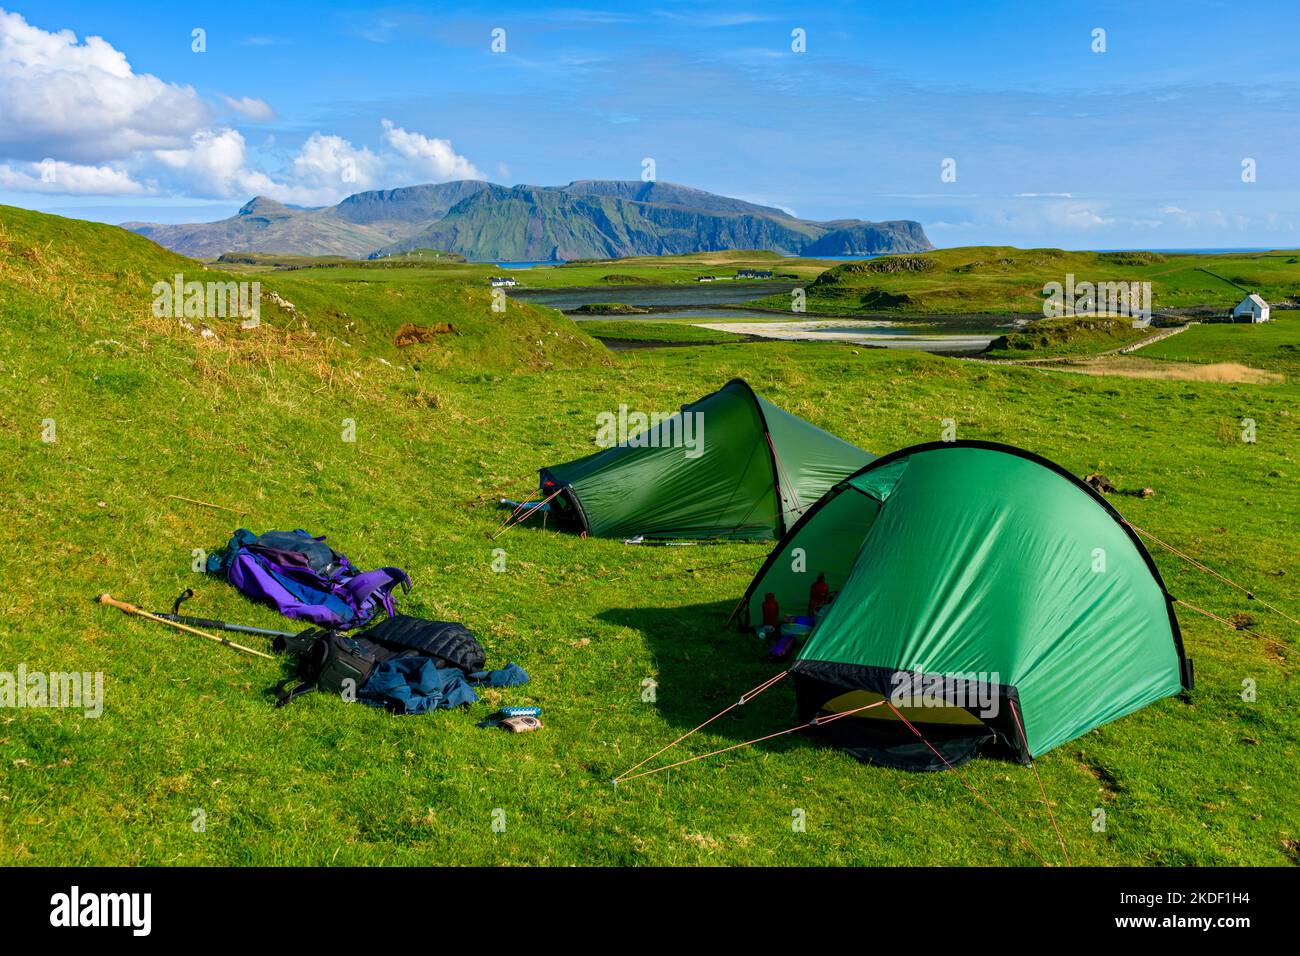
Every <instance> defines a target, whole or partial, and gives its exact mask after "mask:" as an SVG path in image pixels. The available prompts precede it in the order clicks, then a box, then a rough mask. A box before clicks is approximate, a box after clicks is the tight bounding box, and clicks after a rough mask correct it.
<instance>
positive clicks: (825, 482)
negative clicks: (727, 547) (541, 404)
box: [540, 378, 873, 541]
mask: <svg viewBox="0 0 1300 956" xmlns="http://www.w3.org/2000/svg"><path fill="white" fill-rule="evenodd" d="M872 460H873V456H872V455H869V454H868V453H867V452H865V451H863V450H862V449H860V448H857V447H855V446H854V445H850V444H849V443H848V442H846V441H843V440H842V439H839V438H836V437H835V436H834V435H832V434H830V433H829V432H824V431H822V430H821V429H820V428H817V427H816V426H814V425H811V424H809V423H808V422H806V421H804V420H803V419H802V418H799V417H798V416H795V415H791V414H790V413H789V412H787V411H783V410H782V409H780V408H777V407H776V406H775V405H773V404H772V403H771V402H768V401H765V400H764V399H762V398H760V397H759V396H758V395H757V394H755V392H754V390H753V389H752V388H750V387H749V385H748V384H746V383H745V382H744V381H743V380H741V379H738V378H737V379H732V380H731V381H730V382H728V383H727V384H726V385H724V386H723V387H722V388H720V389H718V390H717V391H716V392H714V393H712V394H711V395H706V396H704V397H703V398H701V399H700V400H698V401H696V402H692V403H691V404H689V405H685V406H683V407H682V409H681V411H679V412H677V413H675V414H673V415H671V416H669V417H667V418H665V419H663V420H662V421H659V422H658V423H654V424H651V425H650V426H649V427H647V428H645V429H644V430H642V431H640V432H639V433H637V434H635V435H631V436H628V437H627V438H626V439H625V440H624V441H623V442H621V443H619V444H617V445H614V446H612V447H609V448H605V449H603V450H601V451H598V452H596V453H595V454H593V455H588V456H587V457H585V458H579V459H577V460H576V461H570V462H566V463H564V464H562V465H551V466H550V467H549V468H543V469H541V471H540V483H541V491H542V494H543V495H545V496H548V497H549V496H555V497H554V501H555V505H554V508H553V510H554V511H556V512H558V513H559V514H560V515H561V516H562V517H567V518H568V519H570V520H571V521H572V523H573V524H574V525H576V526H577V527H578V528H579V529H580V530H581V531H583V532H586V533H588V534H592V535H598V536H601V537H631V536H636V535H640V536H643V537H645V538H660V539H665V538H667V539H702V538H730V539H737V540H750V541H771V540H776V539H778V538H780V537H781V535H782V534H783V533H785V531H786V529H787V528H789V527H790V526H791V525H793V524H794V522H795V521H797V520H798V518H799V516H800V515H801V514H803V512H804V511H806V510H807V509H808V508H809V507H811V505H812V504H813V502H815V501H816V500H817V499H818V498H820V497H821V496H822V494H823V493H824V492H825V491H826V490H827V489H828V488H830V487H831V486H832V485H834V484H835V483H836V482H837V481H840V480H841V479H843V478H844V477H846V476H847V475H850V474H852V473H853V472H854V471H855V470H857V469H858V468H861V467H862V466H863V465H865V464H866V463H867V462H869V461H872Z"/></svg>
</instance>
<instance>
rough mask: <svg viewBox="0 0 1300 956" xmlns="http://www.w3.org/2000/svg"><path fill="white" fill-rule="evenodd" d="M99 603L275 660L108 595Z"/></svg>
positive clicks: (103, 595)
mask: <svg viewBox="0 0 1300 956" xmlns="http://www.w3.org/2000/svg"><path fill="white" fill-rule="evenodd" d="M99 603H100V604H108V605H111V606H112V607H115V608H117V609H118V610H120V611H124V612H125V613H127V614H134V615H136V616H137V617H143V618H148V619H149V620H151V621H157V622H158V623H160V624H166V625H167V626H168V627H174V628H176V629H177V630H178V631H186V632H187V633H190V634H195V635H197V636H199V637H204V638H207V639H208V640H209V641H215V642H216V643H218V644H225V645H226V646H227V647H232V648H234V649H235V650H237V651H243V652H244V653H245V654H252V655H253V656H254V657H265V658H266V659H267V660H268V661H273V660H275V658H274V657H272V656H271V655H270V654H266V653H264V652H262V651H255V650H253V648H251V647H245V646H244V645H243V644H236V643H235V642H234V641H230V640H226V638H224V637H218V636H217V635H215V634H209V633H208V632H207V631H200V630H199V629H198V628H197V627H190V626H189V625H188V624H179V623H177V622H176V621H169V620H167V619H166V618H163V617H159V616H158V615H157V614H150V613H149V612H148V611H142V610H140V609H139V608H138V607H136V606H135V605H134V604H128V603H127V602H126V601H118V600H116V599H115V598H114V597H112V596H111V595H109V594H101V595H100V596H99Z"/></svg>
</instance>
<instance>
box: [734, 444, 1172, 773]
mask: <svg viewBox="0 0 1300 956" xmlns="http://www.w3.org/2000/svg"><path fill="white" fill-rule="evenodd" d="M796 549H798V550H796ZM818 572H825V574H826V580H827V583H828V584H829V585H830V588H831V590H832V594H833V600H832V602H831V604H830V605H829V607H827V608H826V610H825V612H824V614H823V616H822V617H821V619H820V620H819V621H818V622H817V624H816V626H815V627H814V628H813V630H812V633H811V634H810V635H809V636H808V639H807V641H806V643H805V644H804V647H803V648H802V650H801V651H800V653H799V655H798V657H797V659H796V660H795V662H794V664H793V665H792V666H791V668H790V673H791V675H792V677H793V679H794V685H795V694H796V698H797V701H798V710H799V717H800V719H801V720H812V719H813V718H817V719H818V720H819V722H821V721H824V718H827V717H831V716H834V715H839V716H835V719H834V720H831V721H825V722H824V723H823V725H822V726H821V727H820V730H821V731H822V733H824V734H825V735H826V736H827V737H828V738H829V739H830V741H831V742H832V743H834V744H835V745H837V746H839V747H841V748H843V749H845V750H848V751H849V752H851V753H852V754H853V755H854V756H856V757H858V758H859V759H861V760H864V761H868V762H872V763H880V764H885V765H888V766H897V767H906V768H909V769H926V770H933V769H942V768H943V767H945V766H947V765H948V764H952V765H956V764H958V763H961V762H963V761H964V760H967V759H969V758H970V757H972V756H974V755H975V754H976V753H978V752H980V751H981V750H985V749H987V750H989V751H993V752H997V751H1001V752H1003V753H1005V754H1009V755H1010V756H1013V757H1015V758H1016V759H1018V760H1020V761H1022V762H1027V761H1028V760H1030V759H1031V758H1032V757H1036V756H1038V755H1040V754H1043V753H1045V752H1047V751H1049V750H1051V749H1052V748H1054V747H1057V746H1060V745H1061V744H1063V743H1065V742H1067V741H1069V740H1073V739H1074V738H1076V737H1079V736H1081V735H1082V734H1084V733H1087V732H1088V731H1089V730H1092V729H1093V728H1095V727H1099V726H1101V725H1102V724H1105V723H1108V722H1110V721H1112V720H1115V719H1117V718H1119V717H1122V716H1124V715H1125V714H1129V713H1131V712H1133V711H1135V710H1137V709H1139V708H1141V707H1144V706H1146V705H1147V704H1150V703H1152V702H1153V701H1156V700H1159V699H1161V698H1163V697H1167V696H1170V695H1172V694H1177V693H1179V692H1180V690H1182V689H1185V688H1186V689H1190V687H1191V683H1192V669H1191V662H1190V661H1189V660H1188V659H1187V658H1186V657H1185V655H1184V653H1183V646H1182V637H1181V634H1180V632H1179V629H1178V619H1177V618H1176V616H1175V615H1174V612H1173V599H1172V598H1171V597H1170V595H1169V594H1168V592H1167V591H1166V589H1165V586H1164V582H1163V580H1162V579H1161V577H1160V572H1159V571H1158V570H1157V568H1156V566H1155V564H1154V562H1153V561H1152V560H1151V556H1150V555H1149V554H1148V553H1147V551H1146V549H1145V548H1144V547H1143V545H1142V542H1141V540H1140V539H1139V538H1138V537H1137V535H1136V534H1135V533H1134V532H1133V530H1132V529H1131V528H1130V527H1129V526H1128V524H1127V523H1125V521H1124V519H1123V518H1122V517H1121V516H1120V515H1119V513H1118V512H1117V511H1115V509H1114V508H1113V507H1111V505H1110V503H1109V502H1107V501H1106V500H1105V499H1103V498H1102V497H1101V496H1100V495H1099V494H1098V493H1097V492H1096V491H1094V490H1093V489H1092V488H1090V487H1089V486H1088V485H1086V484H1085V483H1084V482H1082V481H1080V480H1079V479H1078V478H1077V477H1075V476H1074V475H1072V474H1070V473H1069V472H1067V471H1065V470H1064V469H1062V468H1060V467H1059V466H1057V465H1055V464H1053V463H1052V462H1049V461H1047V460H1046V459H1043V458H1040V457H1038V456H1037V455H1034V454H1031V453H1030V452H1027V451H1023V450H1021V449H1019V448H1013V447H1011V446H1008V445H1000V444H994V443H991V442H977V441H959V442H934V443H931V444H926V445H918V446H915V447H912V448H906V449H903V450H901V451H898V452H894V453H893V454H890V455H887V456H885V457H884V458H879V459H877V460H876V461H873V462H871V463H870V464H868V465H867V466H866V467H864V468H862V469H861V470H860V471H858V472H857V473H855V474H853V475H852V476H850V477H848V478H846V479H845V480H844V481H842V482H840V483H839V484H837V485H836V486H835V487H834V488H832V489H831V490H830V491H829V492H827V494H826V495H825V496H823V497H822V498H821V499H820V500H819V501H818V502H817V504H816V505H815V506H813V507H812V508H810V509H809V510H808V511H807V512H806V513H805V514H804V515H803V517H802V518H801V519H800V520H799V522H798V523H797V524H796V525H795V526H794V527H793V528H791V529H790V531H789V532H788V533H787V534H786V535H785V537H784V538H783V539H782V540H781V542H780V543H779V544H778V545H777V546H776V548H774V549H773V551H772V554H771V555H770V556H769V557H768V560H767V562H766V563H765V564H764V566H763V567H762V569H760V571H759V572H758V574H757V575H756V576H755V578H754V580H753V582H752V583H751V584H750V586H749V590H748V591H747V592H746V594H745V597H744V598H743V600H742V606H741V615H740V618H741V621H742V623H745V624H748V623H751V622H754V623H756V622H757V621H759V620H761V614H762V610H761V608H762V602H763V600H764V596H765V595H766V594H767V593H769V592H770V593H772V594H773V595H775V597H776V598H777V601H778V603H779V604H780V607H781V610H782V612H783V613H790V612H791V611H797V612H798V613H802V612H803V611H804V610H805V609H806V605H807V602H808V595H809V589H810V583H811V582H812V581H813V580H815V579H816V576H817V573H818ZM835 592H838V593H835ZM884 699H888V700H889V701H890V703H891V704H893V705H894V706H896V707H897V710H895V709H894V708H893V707H891V706H890V705H889V704H880V703H879V702H880V701H881V700H884ZM909 722H910V724H911V726H910V727H909V726H908V723H909ZM913 727H914V728H915V730H913V729H912V728H913ZM1022 728H1023V729H1022ZM918 732H919V736H918ZM927 742H928V745H927ZM936 751H937V753H936Z"/></svg>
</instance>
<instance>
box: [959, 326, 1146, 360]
mask: <svg viewBox="0 0 1300 956" xmlns="http://www.w3.org/2000/svg"><path fill="white" fill-rule="evenodd" d="M1159 331H1160V330H1159V329H1156V328H1151V327H1146V328H1140V329H1138V328H1134V327H1133V323H1132V321H1131V320H1129V319H1092V318H1089V319H1079V318H1068V319H1039V320H1038V321H1037V322H1032V323H1030V324H1029V326H1028V327H1027V328H1025V329H1024V330H1023V331H1021V332H1011V333H1009V334H1007V335H1005V336H1002V337H1001V338H999V339H995V340H994V341H993V344H992V345H991V346H990V347H989V349H988V351H987V352H985V353H984V355H985V356H986V357H988V358H1009V359H1039V358H1053V357H1057V356H1073V355H1091V354H1095V353H1097V352H1107V351H1110V350H1112V349H1118V348H1123V347H1124V346H1125V345H1130V344H1132V343H1134V342H1139V341H1141V340H1142V339H1145V338H1149V337H1150V336H1152V335H1155V334H1156V333H1157V332H1159Z"/></svg>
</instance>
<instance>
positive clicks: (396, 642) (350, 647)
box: [272, 614, 487, 707]
mask: <svg viewBox="0 0 1300 956" xmlns="http://www.w3.org/2000/svg"><path fill="white" fill-rule="evenodd" d="M272 647H273V648H274V649H275V650H277V651H280V652H288V653H290V654H294V655H296V656H297V658H298V673H297V675H296V676H294V677H288V678H285V679H284V680H282V681H280V683H279V684H277V685H276V686H275V688H274V693H275V697H276V704H275V705H276V706H277V707H283V706H285V705H286V704H288V703H289V702H291V701H292V700H293V699H294V698H295V697H301V696H302V695H303V694H307V693H310V692H311V691H313V690H320V691H322V692H324V693H327V694H341V693H343V692H344V691H345V690H346V691H348V692H350V693H352V694H355V693H356V692H357V691H358V690H360V689H361V687H362V686H363V685H364V684H365V683H366V681H367V680H369V679H370V675H371V673H373V672H374V670H375V668H376V667H378V666H379V665H380V664H383V663H384V662H386V661H390V660H393V659H394V658H397V657H414V656H417V655H418V656H421V657H428V658H430V659H432V660H433V661H434V662H435V663H436V664H437V666H438V667H440V668H442V667H455V668H458V669H459V670H461V671H463V672H464V673H465V675H466V676H467V677H468V676H470V675H473V674H475V673H477V672H479V671H481V670H483V668H484V666H485V665H486V663H487V654H486V652H484V650H483V646H482V645H481V644H479V642H478V640H477V639H476V638H475V637H474V635H473V634H471V633H470V632H469V630H468V629H466V628H465V626H464V625H462V624H455V623H451V622H447V621H425V620H423V619H421V618H418V617H409V616H407V615H405V614H396V615H394V616H393V617H390V618H388V619H386V620H385V621H383V622H382V623H380V624H377V625H375V626H374V627H372V628H370V629H369V630H367V631H363V632H361V633H360V634H357V635H354V636H351V637H349V636H348V635H346V634H342V633H340V632H338V631H328V630H325V629H323V628H312V629H311V630H308V631H303V632H302V633H301V634H297V635H294V636H292V637H287V636H286V637H277V638H276V639H275V642H274V644H273V645H272ZM295 680H297V681H299V684H298V686H297V687H295V688H293V689H292V690H286V689H285V688H286V687H287V686H288V685H289V684H291V683H293V681H295Z"/></svg>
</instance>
